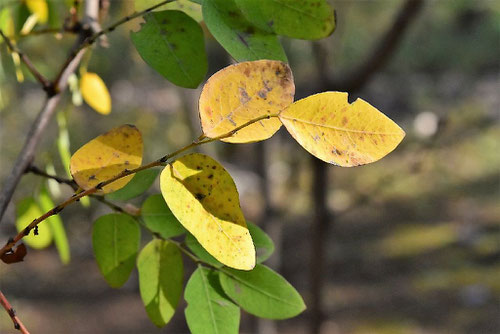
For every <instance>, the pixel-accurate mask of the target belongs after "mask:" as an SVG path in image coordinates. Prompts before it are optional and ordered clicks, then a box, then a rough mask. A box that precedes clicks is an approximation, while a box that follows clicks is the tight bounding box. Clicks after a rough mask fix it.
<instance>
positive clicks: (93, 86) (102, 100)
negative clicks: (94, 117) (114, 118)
mask: <svg viewBox="0 0 500 334" xmlns="http://www.w3.org/2000/svg"><path fill="white" fill-rule="evenodd" d="M80 91H81V92H82V96H83V99H84V100H85V102H87V104H88V105H89V106H91V107H92V109H94V110H95V111H97V112H98V113H100V114H103V115H107V114H109V113H110V112H111V96H109V92H108V88H106V84H105V83H104V81H102V79H101V78H100V77H99V76H98V75H97V74H95V73H91V72H86V73H85V74H83V75H82V78H81V79H80Z"/></svg>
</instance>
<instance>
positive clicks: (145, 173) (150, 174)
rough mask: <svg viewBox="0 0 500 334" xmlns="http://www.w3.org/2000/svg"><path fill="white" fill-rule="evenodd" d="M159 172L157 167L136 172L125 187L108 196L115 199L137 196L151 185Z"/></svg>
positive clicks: (125, 199) (121, 199)
mask: <svg viewBox="0 0 500 334" xmlns="http://www.w3.org/2000/svg"><path fill="white" fill-rule="evenodd" d="M159 173H160V171H159V170H157V169H145V170H142V171H140V172H138V173H136V174H135V175H134V177H133V178H132V180H130V182H129V183H127V185H126V186H125V187H123V188H121V189H118V190H117V191H115V192H113V193H110V194H108V195H106V198H107V199H110V200H114V201H128V200H129V199H132V198H135V197H137V196H139V195H141V194H142V193H144V192H145V191H146V190H148V189H149V187H151V185H152V184H153V182H154V181H155V179H156V177H157V176H158V174H159Z"/></svg>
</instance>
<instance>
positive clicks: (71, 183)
mask: <svg viewBox="0 0 500 334" xmlns="http://www.w3.org/2000/svg"><path fill="white" fill-rule="evenodd" d="M26 173H32V174H35V175H39V176H43V177H45V178H48V179H51V180H54V181H56V182H57V183H61V184H67V185H68V186H70V187H71V188H73V190H77V189H78V185H77V184H76V182H75V181H74V180H70V179H66V178H63V177H59V176H57V175H51V174H49V173H46V172H45V171H43V170H41V169H40V168H38V167H36V166H34V165H29V166H28V168H26Z"/></svg>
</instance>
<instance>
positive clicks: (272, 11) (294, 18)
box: [235, 0, 335, 39]
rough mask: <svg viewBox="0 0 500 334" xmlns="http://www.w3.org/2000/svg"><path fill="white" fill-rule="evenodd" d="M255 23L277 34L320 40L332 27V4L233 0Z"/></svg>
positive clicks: (312, 0) (319, 0)
mask: <svg viewBox="0 0 500 334" xmlns="http://www.w3.org/2000/svg"><path fill="white" fill-rule="evenodd" d="M235 1H236V4H237V5H238V7H239V9H240V10H241V12H242V13H243V14H244V15H245V17H246V18H247V19H248V20H249V21H250V22H252V24H254V25H255V26H257V27H259V28H260V29H262V30H265V31H268V32H274V33H276V34H278V35H283V36H288V37H292V38H299V39H320V38H323V37H327V36H329V35H330V34H331V33H332V32H333V30H334V29H335V17H334V11H333V9H332V7H331V6H330V5H329V4H328V1H325V0H268V1H261V0H235Z"/></svg>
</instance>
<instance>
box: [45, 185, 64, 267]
mask: <svg viewBox="0 0 500 334" xmlns="http://www.w3.org/2000/svg"><path fill="white" fill-rule="evenodd" d="M38 202H39V203H40V207H41V208H42V210H43V211H45V212H46V211H49V210H50V209H52V208H53V207H55V204H54V202H53V201H52V199H51V198H50V196H49V193H48V192H47V190H46V189H45V188H42V190H41V191H40V194H39V196H38ZM46 221H47V222H46V223H47V224H48V225H49V227H50V229H51V231H52V235H53V237H54V243H55V245H56V248H57V252H58V253H59V258H60V259H61V262H62V263H63V264H68V263H69V260H70V258H71V255H70V248H69V243H68V237H67V236H66V230H65V229H64V225H63V222H62V219H61V217H60V216H59V215H54V216H50V217H49V218H47V219H46ZM42 224H43V223H42Z"/></svg>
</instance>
